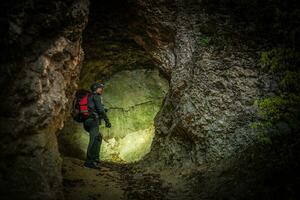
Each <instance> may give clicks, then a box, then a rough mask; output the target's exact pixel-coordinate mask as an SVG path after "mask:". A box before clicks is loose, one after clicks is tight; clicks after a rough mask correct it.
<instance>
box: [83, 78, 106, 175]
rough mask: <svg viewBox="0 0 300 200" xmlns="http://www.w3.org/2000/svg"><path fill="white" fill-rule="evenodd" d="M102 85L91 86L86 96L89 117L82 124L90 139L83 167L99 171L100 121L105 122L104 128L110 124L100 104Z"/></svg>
mask: <svg viewBox="0 0 300 200" xmlns="http://www.w3.org/2000/svg"><path fill="white" fill-rule="evenodd" d="M103 88H104V85H103V84H101V83H95V84H93V85H92V86H91V91H92V94H91V95H89V96H88V110H89V116H88V118H87V119H86V120H85V121H84V122H83V127H84V129H85V130H86V131H87V132H89V135H90V139H89V145H88V148H87V156H86V161H85V163H84V166H85V167H88V168H94V169H99V168H100V159H99V153H100V147H101V143H102V135H101V133H100V131H99V124H100V122H101V119H103V120H104V121H105V127H107V128H110V127H111V124H110V122H109V119H108V117H107V115H106V111H107V110H106V109H105V108H104V106H103V104H102V102H101V94H102V93H103Z"/></svg>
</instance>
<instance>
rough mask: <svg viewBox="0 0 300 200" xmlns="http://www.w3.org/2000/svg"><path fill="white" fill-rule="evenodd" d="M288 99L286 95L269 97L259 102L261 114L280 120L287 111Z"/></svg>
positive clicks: (264, 116)
mask: <svg viewBox="0 0 300 200" xmlns="http://www.w3.org/2000/svg"><path fill="white" fill-rule="evenodd" d="M287 105H288V100H287V99H285V98H284V97H279V96H275V97H269V98H265V99H263V100H261V101H260V102H259V114H260V115H261V117H263V118H265V119H267V118H268V119H270V120H272V121H274V120H279V119H281V118H282V116H283V115H284V113H285V110H286V107H287Z"/></svg>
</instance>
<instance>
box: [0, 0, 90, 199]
mask: <svg viewBox="0 0 300 200" xmlns="http://www.w3.org/2000/svg"><path fill="white" fill-rule="evenodd" d="M88 4H89V3H88V1H87V0H71V1H59V0H56V1H34V0H32V1H31V0H28V1H22V2H19V1H9V2H1V15H2V16H1V17H2V18H1V29H2V30H3V31H1V36H2V38H1V46H2V48H3V49H4V51H3V52H2V55H1V72H0V73H1V79H0V82H1V99H2V103H1V120H0V123H1V136H0V137H1V144H0V149H1V153H0V159H1V161H0V169H1V173H0V187H1V198H2V199H63V195H62V188H61V158H60V155H59V152H58V147H57V138H56V134H57V133H58V130H59V129H61V128H62V126H63V121H64V119H65V116H66V111H67V110H68V105H69V104H70V103H69V99H70V98H71V95H73V93H74V90H75V89H76V87H77V80H78V75H79V70H80V65H81V62H82V60H83V51H82V49H81V37H82V36H81V35H82V31H83V29H84V28H85V26H86V23H87V15H88Z"/></svg>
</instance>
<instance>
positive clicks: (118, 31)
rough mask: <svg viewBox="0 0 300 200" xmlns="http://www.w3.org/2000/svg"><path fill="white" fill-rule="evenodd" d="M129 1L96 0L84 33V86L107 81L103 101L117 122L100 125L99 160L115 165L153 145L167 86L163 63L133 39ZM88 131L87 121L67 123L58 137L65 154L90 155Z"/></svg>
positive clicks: (133, 158) (133, 159)
mask: <svg viewBox="0 0 300 200" xmlns="http://www.w3.org/2000/svg"><path fill="white" fill-rule="evenodd" d="M129 20H132V19H131V18H130V8H129V4H128V2H127V1H117V0H114V1H91V5H90V15H89V23H88V26H87V27H86V29H85V31H84V33H83V42H82V45H83V50H84V53H85V59H84V62H83V66H82V69H81V75H80V80H79V89H85V90H90V86H91V84H93V83H95V82H102V83H104V84H105V89H104V93H103V95H102V101H103V103H104V105H105V107H106V108H107V109H108V110H109V111H108V114H107V115H108V117H109V119H110V122H111V123H112V127H111V128H110V129H107V128H105V126H104V121H103V120H102V125H101V126H100V132H101V134H102V136H103V140H102V145H101V151H100V152H101V153H100V158H101V160H102V161H108V162H115V163H133V162H136V161H139V160H140V159H142V158H143V156H144V155H146V154H147V153H148V152H149V151H150V148H151V143H152V140H153V137H154V132H155V128H154V118H155V115H156V114H157V112H158V111H159V109H160V107H161V104H162V101H163V99H164V96H165V95H166V93H167V90H168V81H167V79H166V78H165V77H164V76H163V75H162V74H161V72H160V70H159V67H158V64H157V63H155V62H154V61H153V59H152V58H151V56H150V55H149V54H148V53H147V52H146V51H145V50H144V49H143V48H142V47H141V46H139V45H138V44H137V43H136V42H135V41H134V40H133V39H132V36H131V33H130V28H129V23H130V22H129ZM88 142H89V135H88V133H87V132H85V131H84V129H83V125H82V124H80V123H78V122H75V121H73V119H72V118H70V119H69V120H67V121H66V123H65V126H64V128H63V130H62V132H61V134H60V136H59V147H60V152H61V153H62V154H63V155H64V156H71V157H75V158H80V159H82V160H84V159H85V156H86V149H87V146H88Z"/></svg>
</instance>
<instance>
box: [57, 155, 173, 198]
mask: <svg viewBox="0 0 300 200" xmlns="http://www.w3.org/2000/svg"><path fill="white" fill-rule="evenodd" d="M83 162H84V161H82V160H79V159H75V158H70V157H65V158H64V161H63V168H62V173H63V185H64V193H65V199H67V200H69V199H72V200H90V199H95V200H96V199H97V200H98V199H99V200H101V199H103V200H104V199H105V200H117V199H131V200H133V199H154V200H156V199H165V198H166V197H165V195H166V194H167V193H168V190H169V186H168V185H164V184H163V181H162V180H161V178H160V175H159V174H151V173H146V172H143V171H142V170H137V169H133V168H132V167H131V166H130V165H124V164H122V165H120V164H113V163H102V166H101V169H87V168H84V167H83Z"/></svg>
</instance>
